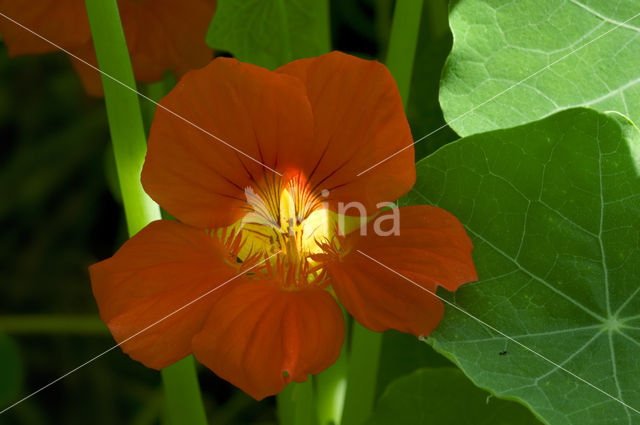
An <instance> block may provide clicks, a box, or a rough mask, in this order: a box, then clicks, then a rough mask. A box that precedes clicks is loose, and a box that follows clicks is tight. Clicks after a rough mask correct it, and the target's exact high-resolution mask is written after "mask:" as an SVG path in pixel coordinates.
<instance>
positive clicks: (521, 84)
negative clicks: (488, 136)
mask: <svg viewBox="0 0 640 425" xmlns="http://www.w3.org/2000/svg"><path fill="white" fill-rule="evenodd" d="M639 14H640V4H639V3H638V1H637V0H616V1H611V0H517V1H507V0H457V1H453V2H452V3H451V7H450V14H449V23H450V26H451V30H452V31H453V35H454V43H453V50H452V52H451V55H450V56H449V58H448V60H447V64H446V66H445V69H444V72H443V77H442V83H441V91H440V103H441V105H442V109H443V111H444V116H445V119H446V121H447V122H448V123H449V125H451V127H453V129H454V130H456V132H458V134H461V135H463V136H466V135H469V134H474V133H480V132H483V131H488V130H494V129H498V128H505V127H512V126H514V125H519V124H523V123H526V122H530V121H533V120H537V119H540V118H542V117H545V116H547V115H550V114H553V113H554V112H557V111H559V110H561V109H566V108H570V107H575V106H589V107H593V108H595V109H598V110H600V111H618V112H621V113H624V114H625V115H627V116H629V117H630V118H631V119H632V120H634V121H635V122H640V37H639V36H638V35H639V33H640V15H639ZM634 16H635V17H634ZM630 18H632V19H630ZM583 46H584V47H583ZM572 52H573V53H572ZM516 84H517V85H516ZM514 85H515V87H513V88H510V87H511V86H514Z"/></svg>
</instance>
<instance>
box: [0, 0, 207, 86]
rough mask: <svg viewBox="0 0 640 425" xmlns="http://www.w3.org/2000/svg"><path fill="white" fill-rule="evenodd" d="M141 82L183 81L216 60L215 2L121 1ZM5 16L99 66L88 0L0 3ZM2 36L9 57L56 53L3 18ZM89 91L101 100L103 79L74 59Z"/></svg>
mask: <svg viewBox="0 0 640 425" xmlns="http://www.w3.org/2000/svg"><path fill="white" fill-rule="evenodd" d="M118 7H119V10H120V16H121V19H122V27H123V29H124V33H125V37H126V39H127V46H128V47H129V53H130V55H131V62H132V65H133V70H134V74H135V76H136V80H138V81H141V82H145V83H150V82H153V81H158V80H161V79H162V77H163V74H164V72H167V71H168V72H173V73H175V74H176V75H177V76H181V75H183V74H184V73H185V72H187V71H189V70H190V69H195V68H200V67H203V66H205V65H206V64H207V63H209V61H211V58H212V56H213V53H212V50H211V49H210V48H209V47H207V45H206V43H205V41H204V40H205V34H206V32H207V28H208V26H209V22H210V21H211V18H212V17H213V13H214V11H215V7H216V0H179V1H177V0H118ZM0 11H2V13H4V14H5V15H7V16H8V17H9V18H11V19H13V20H15V21H17V22H19V23H20V24H22V25H24V26H25V27H27V28H29V29H30V30H32V31H35V32H36V33H38V34H39V35H41V36H42V37H44V38H46V39H47V40H50V41H51V42H53V43H55V44H57V45H58V46H60V47H61V48H63V49H65V50H67V51H69V52H70V53H71V54H73V55H75V56H78V57H79V58H81V59H83V60H85V61H87V62H89V63H90V64H92V65H93V66H97V61H96V53H95V50H94V48H93V40H92V38H91V30H90V28H89V19H88V17H87V11H86V9H85V2H84V0H0ZM0 34H2V37H3V41H4V43H6V44H7V46H8V48H9V55H10V56H18V55H32V54H41V53H49V52H55V51H57V50H58V49H57V48H56V47H54V46H53V45H52V44H51V43H48V42H46V41H45V40H43V39H42V38H40V37H37V36H35V35H33V34H31V33H30V32H28V31H26V30H25V29H23V28H21V27H20V26H18V25H16V24H15V23H13V22H11V21H9V20H7V19H4V18H1V19H0ZM71 61H72V63H73V65H74V67H75V69H76V71H77V72H78V74H79V75H80V78H81V80H82V83H83V85H84V87H85V89H86V91H87V92H88V93H89V94H91V95H93V96H101V95H102V83H101V81H100V74H99V73H98V72H96V71H95V70H94V69H92V68H90V67H89V66H87V65H86V64H84V63H82V62H80V61H79V60H77V59H74V58H73V57H71Z"/></svg>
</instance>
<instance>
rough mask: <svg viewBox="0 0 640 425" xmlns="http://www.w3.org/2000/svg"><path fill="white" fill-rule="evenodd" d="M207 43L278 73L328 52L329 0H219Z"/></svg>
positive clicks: (216, 48) (244, 60)
mask: <svg viewBox="0 0 640 425" xmlns="http://www.w3.org/2000/svg"><path fill="white" fill-rule="evenodd" d="M207 43H208V44H209V46H210V47H211V48H213V49H215V50H222V51H226V52H229V53H231V54H233V56H234V57H235V58H237V59H239V60H241V61H243V62H251V63H253V64H254V65H260V66H263V67H265V68H269V69H275V68H277V67H279V66H281V65H284V64H285V63H287V62H290V61H291V60H293V59H301V58H308V57H312V56H319V55H321V54H323V53H327V52H328V51H329V4H328V0H218V6H217V9H216V14H215V16H214V17H213V20H212V21H211V25H210V26H209V32H208V33H207Z"/></svg>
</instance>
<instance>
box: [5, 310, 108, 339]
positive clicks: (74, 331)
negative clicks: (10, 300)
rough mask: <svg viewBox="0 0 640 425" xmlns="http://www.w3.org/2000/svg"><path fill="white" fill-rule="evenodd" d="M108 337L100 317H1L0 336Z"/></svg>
mask: <svg viewBox="0 0 640 425" xmlns="http://www.w3.org/2000/svg"><path fill="white" fill-rule="evenodd" d="M3 333H4V334H21V335H24V334H66V335H108V334H109V329H108V328H107V326H106V325H105V324H104V323H103V322H102V320H100V318H99V317H98V316H95V315H86V316H48V315H38V316H29V315H20V316H0V334H3Z"/></svg>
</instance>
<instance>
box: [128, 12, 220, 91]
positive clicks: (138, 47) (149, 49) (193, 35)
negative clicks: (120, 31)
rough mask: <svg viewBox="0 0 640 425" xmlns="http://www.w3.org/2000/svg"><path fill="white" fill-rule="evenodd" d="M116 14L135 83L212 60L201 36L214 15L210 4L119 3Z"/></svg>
mask: <svg viewBox="0 0 640 425" xmlns="http://www.w3.org/2000/svg"><path fill="white" fill-rule="evenodd" d="M119 4H120V14H121V16H122V24H123V27H124V32H125V35H126V38H127V46H128V47H129V52H130V54H131V61H132V65H133V70H134V73H135V75H136V80H138V81H142V82H152V81H157V80H160V79H162V77H163V74H164V72H166V71H169V72H174V73H176V74H178V75H182V74H184V73H185V72H187V71H189V70H191V69H197V68H201V67H203V66H205V65H206V64H207V63H209V61H211V58H212V57H213V51H212V50H211V49H210V48H209V47H208V46H207V44H206V42H205V36H206V33H207V29H208V27H209V23H210V22H211V19H212V17H213V14H214V11H215V2H214V1H211V0H181V1H176V0H135V1H131V0H129V1H120V2H119Z"/></svg>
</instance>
